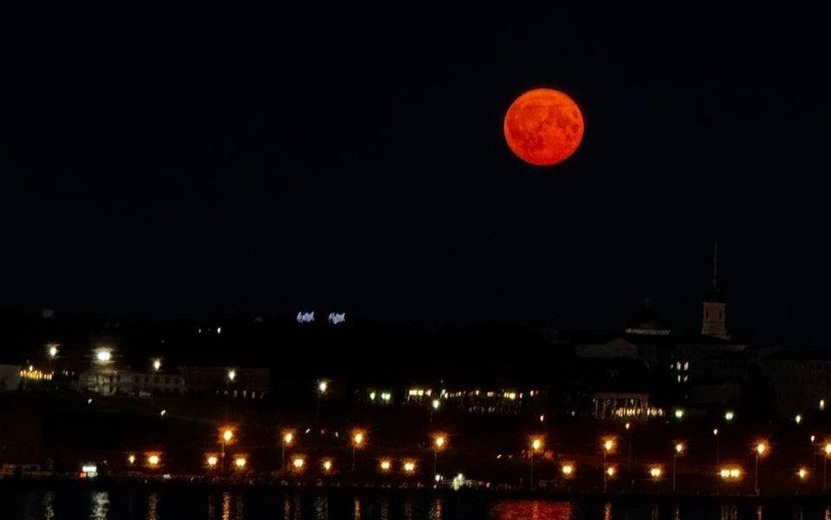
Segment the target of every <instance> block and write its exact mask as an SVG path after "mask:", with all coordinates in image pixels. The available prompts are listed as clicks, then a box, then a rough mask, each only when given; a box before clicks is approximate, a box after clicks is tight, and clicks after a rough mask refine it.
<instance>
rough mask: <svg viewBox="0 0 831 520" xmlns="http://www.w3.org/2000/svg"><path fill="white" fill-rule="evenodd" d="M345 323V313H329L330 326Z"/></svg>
mask: <svg viewBox="0 0 831 520" xmlns="http://www.w3.org/2000/svg"><path fill="white" fill-rule="evenodd" d="M344 321H346V313H345V312H330V313H329V323H331V324H332V325H337V324H338V323H343V322H344Z"/></svg>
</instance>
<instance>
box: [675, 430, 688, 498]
mask: <svg viewBox="0 0 831 520" xmlns="http://www.w3.org/2000/svg"><path fill="white" fill-rule="evenodd" d="M685 449H686V446H684V443H683V442H677V443H675V450H674V451H673V452H672V492H673V493H675V468H676V466H677V465H678V457H679V456H680V455H682V454H683V453H684V450H685Z"/></svg>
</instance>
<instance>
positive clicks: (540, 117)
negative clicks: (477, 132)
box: [503, 88, 583, 166]
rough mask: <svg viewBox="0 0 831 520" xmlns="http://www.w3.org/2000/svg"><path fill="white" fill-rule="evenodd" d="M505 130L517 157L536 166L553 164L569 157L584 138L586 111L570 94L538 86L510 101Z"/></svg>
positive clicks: (509, 145)
mask: <svg viewBox="0 0 831 520" xmlns="http://www.w3.org/2000/svg"><path fill="white" fill-rule="evenodd" d="M503 130H504V132H505V140H506V141H507V143H508V147H509V148H510V149H511V151H513V152H514V154H516V156H517V157H519V158H520V159H522V160H523V161H525V162H528V163H531V164H534V165H537V166H552V165H555V164H557V163H560V162H562V161H564V160H566V159H568V158H569V157H570V156H571V155H572V154H573V153H574V151H575V150H577V147H578V146H579V145H580V141H582V140H583V114H582V113H581V112H580V107H578V106H577V103H575V102H574V100H573V99H571V98H570V97H569V96H568V95H566V94H564V93H562V92H560V91H559V90H554V89H550V88H537V89H533V90H529V91H528V92H525V93H524V94H522V95H521V96H519V97H518V98H516V100H514V102H513V103H511V106H510V107H508V112H507V113H506V114H505V123H504V125H503Z"/></svg>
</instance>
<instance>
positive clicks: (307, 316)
mask: <svg viewBox="0 0 831 520" xmlns="http://www.w3.org/2000/svg"><path fill="white" fill-rule="evenodd" d="M314 321H315V313H314V311H312V312H302V311H301V312H298V313H297V323H314Z"/></svg>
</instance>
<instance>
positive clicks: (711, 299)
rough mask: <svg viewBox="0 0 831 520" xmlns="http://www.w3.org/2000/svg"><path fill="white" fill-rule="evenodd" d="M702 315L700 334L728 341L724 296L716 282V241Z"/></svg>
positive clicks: (717, 281)
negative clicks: (709, 282) (709, 284)
mask: <svg viewBox="0 0 831 520" xmlns="http://www.w3.org/2000/svg"><path fill="white" fill-rule="evenodd" d="M703 304H704V315H703V317H702V321H701V334H702V335H704V336H713V337H716V338H723V339H729V338H730V336H729V335H728V334H727V326H726V316H725V314H726V310H727V309H726V307H727V304H726V303H725V301H724V295H723V294H722V292H721V287H720V286H719V280H718V241H716V242H715V243H714V244H713V282H712V286H711V287H710V289H709V290H708V291H707V294H706V296H705V297H704V302H703Z"/></svg>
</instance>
